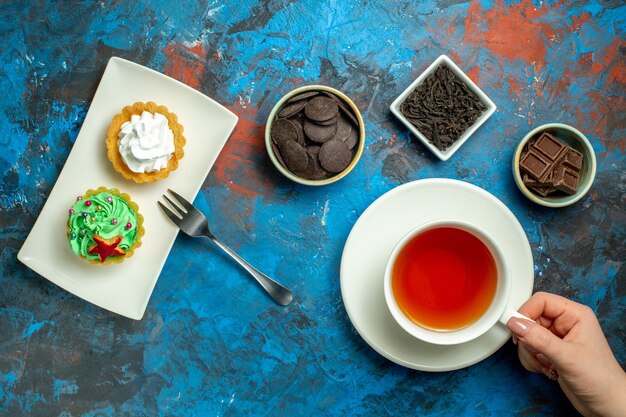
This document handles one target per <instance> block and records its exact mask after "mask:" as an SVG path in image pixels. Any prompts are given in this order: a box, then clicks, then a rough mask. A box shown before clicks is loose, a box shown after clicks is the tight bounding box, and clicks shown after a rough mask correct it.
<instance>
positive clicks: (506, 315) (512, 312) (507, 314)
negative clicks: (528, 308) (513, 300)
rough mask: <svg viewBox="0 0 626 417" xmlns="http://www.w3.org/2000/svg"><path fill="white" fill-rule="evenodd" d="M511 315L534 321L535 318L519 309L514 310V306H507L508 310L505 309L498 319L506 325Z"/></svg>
mask: <svg viewBox="0 0 626 417" xmlns="http://www.w3.org/2000/svg"><path fill="white" fill-rule="evenodd" d="M511 317H517V318H518V319H524V320H528V321H534V320H533V319H531V318H530V317H526V316H525V315H523V314H520V313H518V312H517V311H515V310H513V309H512V308H508V307H507V308H506V310H504V313H502V315H501V316H500V318H499V319H498V321H499V322H500V323H502V324H504V325H506V323H507V322H508V321H509V319H510V318H511Z"/></svg>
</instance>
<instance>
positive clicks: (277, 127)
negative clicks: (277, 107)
mask: <svg viewBox="0 0 626 417" xmlns="http://www.w3.org/2000/svg"><path fill="white" fill-rule="evenodd" d="M296 129H297V128H296V126H295V125H294V124H293V123H292V122H290V121H289V120H287V119H276V120H274V123H272V128H271V130H270V135H271V136H272V140H273V141H274V143H275V144H276V146H278V147H279V148H281V147H282V146H283V145H284V144H285V142H290V141H298V132H297V130H296Z"/></svg>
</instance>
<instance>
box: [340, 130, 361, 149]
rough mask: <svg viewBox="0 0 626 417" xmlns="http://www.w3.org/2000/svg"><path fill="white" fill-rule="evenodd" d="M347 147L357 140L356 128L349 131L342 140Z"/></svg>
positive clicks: (354, 143) (350, 146) (353, 144)
mask: <svg viewBox="0 0 626 417" xmlns="http://www.w3.org/2000/svg"><path fill="white" fill-rule="evenodd" d="M343 142H344V143H345V144H346V146H348V148H350V149H352V148H354V146H355V145H356V144H357V143H358V142H359V132H358V130H356V129H352V130H351V131H350V135H348V137H347V138H346V140H344V141H343Z"/></svg>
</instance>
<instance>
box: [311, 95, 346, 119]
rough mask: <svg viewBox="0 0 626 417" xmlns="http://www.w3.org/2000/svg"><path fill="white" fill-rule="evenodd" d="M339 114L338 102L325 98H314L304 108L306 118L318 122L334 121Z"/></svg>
mask: <svg viewBox="0 0 626 417" xmlns="http://www.w3.org/2000/svg"><path fill="white" fill-rule="evenodd" d="M338 112H339V107H338V106H337V102H336V101H335V100H333V99H332V98H329V97H323V96H316V97H313V98H312V99H311V100H310V101H309V102H308V103H307V104H306V106H305V107H304V114H305V115H306V117H308V118H309V119H311V120H314V121H317V122H323V121H324V120H328V119H332V118H333V117H335V115H336V114H337V113H338Z"/></svg>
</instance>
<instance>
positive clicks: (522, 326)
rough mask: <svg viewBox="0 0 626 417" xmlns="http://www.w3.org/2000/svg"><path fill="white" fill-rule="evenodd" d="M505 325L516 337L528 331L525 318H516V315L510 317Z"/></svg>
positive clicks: (522, 335)
mask: <svg viewBox="0 0 626 417" xmlns="http://www.w3.org/2000/svg"><path fill="white" fill-rule="evenodd" d="M506 327H508V328H509V330H510V331H512V332H513V334H514V335H515V336H517V337H524V336H525V335H526V333H528V324H526V320H522V319H518V318H517V317H511V319H510V320H509V321H508V323H507V324H506Z"/></svg>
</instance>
